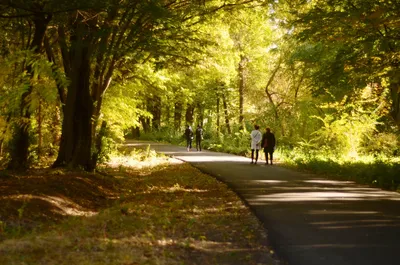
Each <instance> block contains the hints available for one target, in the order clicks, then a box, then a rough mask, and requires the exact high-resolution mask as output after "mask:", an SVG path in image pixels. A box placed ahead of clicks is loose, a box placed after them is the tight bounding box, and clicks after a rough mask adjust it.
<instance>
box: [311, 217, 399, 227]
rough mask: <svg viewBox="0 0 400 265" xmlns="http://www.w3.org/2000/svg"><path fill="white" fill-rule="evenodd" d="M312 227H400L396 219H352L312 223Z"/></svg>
mask: <svg viewBox="0 0 400 265" xmlns="http://www.w3.org/2000/svg"><path fill="white" fill-rule="evenodd" d="M310 224H311V225H314V226H318V227H319V229H354V228H374V227H382V226H384V227H400V224H399V223H398V220H396V219H392V220H389V219H368V220H364V219H352V220H335V221H324V222H311V223H310Z"/></svg>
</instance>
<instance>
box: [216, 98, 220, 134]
mask: <svg viewBox="0 0 400 265" xmlns="http://www.w3.org/2000/svg"><path fill="white" fill-rule="evenodd" d="M219 102H220V99H219V95H218V93H217V132H220V129H221V128H220V123H219V105H220V104H219Z"/></svg>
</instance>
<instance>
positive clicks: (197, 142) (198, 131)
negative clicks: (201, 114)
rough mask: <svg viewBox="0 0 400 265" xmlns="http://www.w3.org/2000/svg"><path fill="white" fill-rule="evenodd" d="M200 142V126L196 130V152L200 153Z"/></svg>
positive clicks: (201, 134) (201, 138) (201, 131)
mask: <svg viewBox="0 0 400 265" xmlns="http://www.w3.org/2000/svg"><path fill="white" fill-rule="evenodd" d="M201 140H203V128H201V126H200V124H199V125H198V126H197V129H196V149H197V151H199V150H200V151H201Z"/></svg>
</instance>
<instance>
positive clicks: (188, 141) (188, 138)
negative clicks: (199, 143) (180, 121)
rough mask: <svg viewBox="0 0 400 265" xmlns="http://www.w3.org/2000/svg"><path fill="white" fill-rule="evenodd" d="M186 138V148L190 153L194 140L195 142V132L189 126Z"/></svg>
mask: <svg viewBox="0 0 400 265" xmlns="http://www.w3.org/2000/svg"><path fill="white" fill-rule="evenodd" d="M185 137H186V148H187V150H188V152H189V151H190V149H192V140H193V130H192V127H191V126H189V125H187V126H186V130H185Z"/></svg>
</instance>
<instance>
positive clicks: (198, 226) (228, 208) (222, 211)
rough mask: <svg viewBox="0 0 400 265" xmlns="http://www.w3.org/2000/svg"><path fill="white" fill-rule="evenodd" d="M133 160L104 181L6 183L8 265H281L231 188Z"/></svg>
mask: <svg viewBox="0 0 400 265" xmlns="http://www.w3.org/2000/svg"><path fill="white" fill-rule="evenodd" d="M125 153H127V154H129V155H128V156H120V157H114V158H113V159H112V161H110V163H109V164H107V165H104V167H103V168H102V170H101V171H102V174H87V173H84V172H65V171H60V170H37V171H32V172H29V174H26V175H16V174H15V173H13V172H7V176H8V177H7V178H4V179H1V178H0V187H1V188H0V189H1V194H2V195H1V197H0V203H1V205H2V206H3V205H6V206H5V207H2V208H1V209H0V264H2V265H3V264H4V265H6V264H7V265H8V264H10V265H11V264H30V265H31V264H41V265H42V264H44V265H45V264H60V265H62V264H91V265H92V264H278V261H277V260H275V259H274V258H273V251H272V250H271V249H270V248H269V247H268V246H267V235H266V233H265V230H264V229H263V228H262V226H261V224H260V223H259V222H258V220H257V219H256V218H255V217H254V215H253V214H252V213H251V212H250V211H249V209H248V208H246V207H245V205H244V204H243V202H242V201H241V200H240V199H239V198H238V197H237V196H236V195H235V194H234V193H233V192H232V191H230V190H229V189H228V188H227V187H226V185H225V184H223V183H220V182H218V181H216V180H215V179H214V178H212V177H210V176H208V175H205V174H202V173H201V172H200V171H198V170H197V169H195V168H193V167H191V166H190V165H188V164H184V163H178V162H177V161H175V160H171V159H169V158H167V157H163V156H157V155H155V154H151V153H150V152H149V150H147V151H146V150H144V151H143V152H138V151H135V150H126V152H125ZM132 156H135V157H138V158H139V159H132ZM49 198H51V199H52V200H51V199H49ZM16 209H19V210H16ZM17 228H18V229H17Z"/></svg>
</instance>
